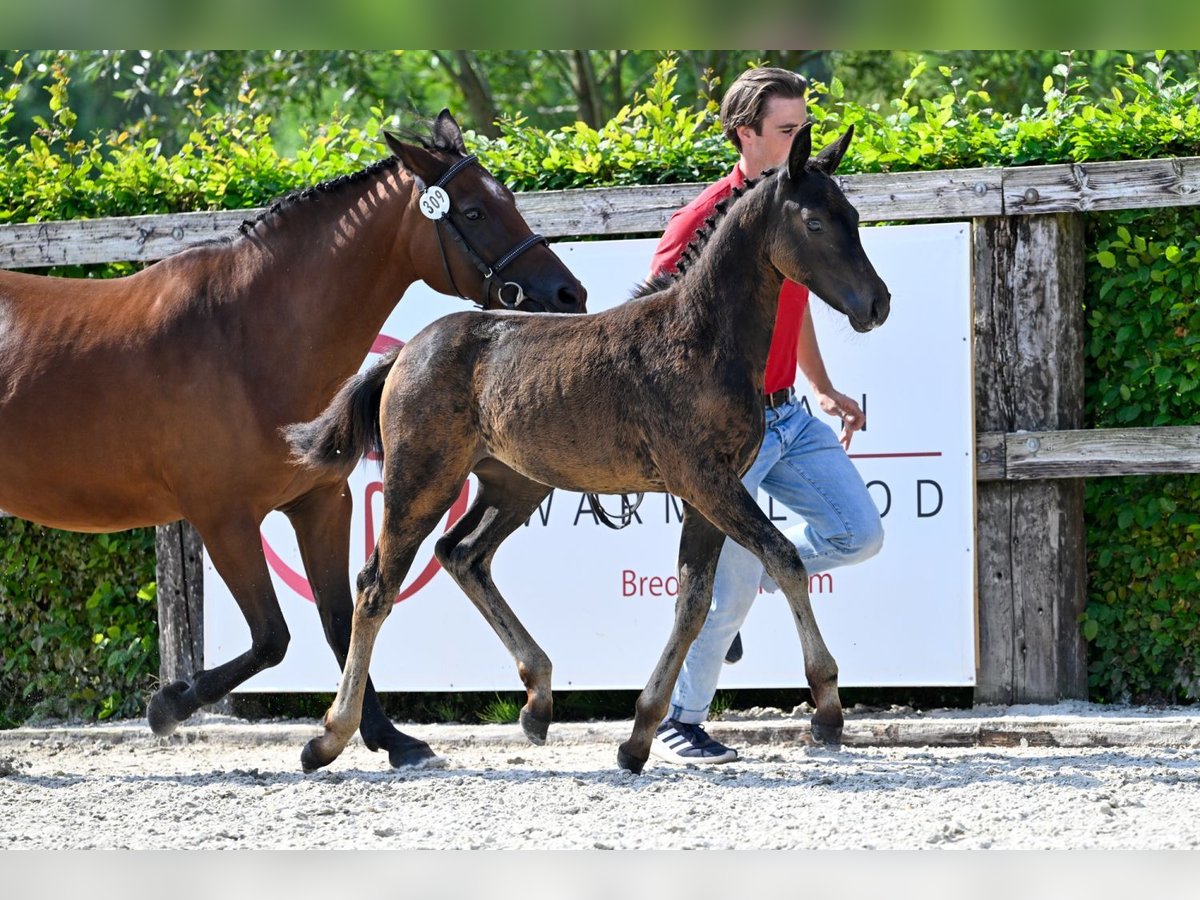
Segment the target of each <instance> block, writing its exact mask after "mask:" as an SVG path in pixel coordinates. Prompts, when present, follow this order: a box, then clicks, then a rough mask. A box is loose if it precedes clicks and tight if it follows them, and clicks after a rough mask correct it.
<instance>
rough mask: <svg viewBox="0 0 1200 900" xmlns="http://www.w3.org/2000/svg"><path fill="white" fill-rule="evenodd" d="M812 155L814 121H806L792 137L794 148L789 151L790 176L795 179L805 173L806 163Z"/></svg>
mask: <svg viewBox="0 0 1200 900" xmlns="http://www.w3.org/2000/svg"><path fill="white" fill-rule="evenodd" d="M811 155H812V122H805V123H804V124H803V125H801V126H800V130H799V131H797V132H796V136H795V137H794V138H792V149H791V151H790V152H789V153H788V177H789V178H791V179H792V180H793V181H795V180H796V179H797V178H799V177H800V176H801V175H803V174H804V164H805V163H807V162H808V158H809V156H811Z"/></svg>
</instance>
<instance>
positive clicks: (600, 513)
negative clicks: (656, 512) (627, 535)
mask: <svg viewBox="0 0 1200 900" xmlns="http://www.w3.org/2000/svg"><path fill="white" fill-rule="evenodd" d="M584 496H586V497H587V498H588V503H590V504H591V505H592V512H594V513H595V514H596V518H597V519H599V520H600V521H601V522H603V523H604V524H605V525H607V526H608V527H609V528H611V529H613V530H614V531H620V530H621V529H622V528H627V527H628V526H629V525H631V524H632V523H633V517H634V515H635V514H636V513H637V511H638V507H639V506H641V505H642V500H644V499H645V497H646V495H645V493H643V492H642V491H638V492H637V500H635V501H634V502H633V503H630V502H629V501H628V500H626V499H625V498H626V497H628V496H629V495H628V494H621V515H620V517H619V518H620V521H621V524H620V525H617V524H616V523H615V522H614V521H613V519H612V517H611V516H609V514H608V513H607V512H605V511H604V507H603V506H602V505H601V503H600V495H599V494H585V495H584Z"/></svg>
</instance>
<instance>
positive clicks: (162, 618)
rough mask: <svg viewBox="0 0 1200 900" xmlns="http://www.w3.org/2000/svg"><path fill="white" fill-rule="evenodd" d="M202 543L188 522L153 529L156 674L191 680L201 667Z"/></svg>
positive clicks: (166, 678)
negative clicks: (155, 594)
mask: <svg viewBox="0 0 1200 900" xmlns="http://www.w3.org/2000/svg"><path fill="white" fill-rule="evenodd" d="M202 547H203V545H202V544H201V541H200V535H199V533H198V532H197V531H196V529H195V528H193V527H192V526H191V524H190V523H188V522H186V521H183V520H180V521H178V522H172V523H171V524H170V525H160V526H158V528H157V529H156V530H155V536H154V550H155V553H156V554H157V556H158V562H157V574H158V650H159V665H158V676H159V678H160V679H161V681H162V683H163V684H170V683H171V682H172V681H177V680H179V679H187V680H191V678H192V676H193V675H195V674H196V673H197V672H198V671H200V669H201V668H203V666H204V570H203V565H202V559H203V549H202Z"/></svg>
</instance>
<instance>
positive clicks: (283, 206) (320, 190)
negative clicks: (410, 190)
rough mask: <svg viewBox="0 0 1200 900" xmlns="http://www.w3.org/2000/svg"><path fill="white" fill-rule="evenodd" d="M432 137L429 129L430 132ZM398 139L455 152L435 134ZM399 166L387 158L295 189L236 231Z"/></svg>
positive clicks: (410, 133)
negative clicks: (363, 167)
mask: <svg viewBox="0 0 1200 900" xmlns="http://www.w3.org/2000/svg"><path fill="white" fill-rule="evenodd" d="M430 133H431V134H432V129H430ZM400 136H401V137H402V138H403V139H404V140H407V141H409V142H410V143H414V144H420V145H421V146H422V147H424V148H425V149H426V150H442V151H445V152H447V153H454V152H456V148H455V147H453V146H451V145H450V144H449V143H448V142H446V141H445V140H444V139H443V138H442V137H441V136H440V135H436V134H434V135H433V137H432V138H431V137H429V136H428V135H425V134H418V133H417V131H416V129H411V128H406V129H404V130H403V131H401V132H400ZM399 164H400V160H398V159H397V158H396V157H394V156H389V157H388V158H387V159H381V160H379V161H378V162H374V163H371V165H369V166H367V167H366V168H365V169H360V170H359V171H357V172H350V173H349V174H346V175H339V176H338V177H337V178H331V179H330V180H329V181H323V182H321V183H320V184H314V185H312V186H311V187H305V188H298V189H296V190H294V191H291V192H290V193H287V194H284V195H283V196H282V197H280V198H278V199H277V200H275V201H274V202H272V203H271V205H270V206H268V207H266V208H265V209H264V210H263V211H262V212H260V213H259V214H258V215H257V216H255V217H254V218H253V219H246V220H245V221H244V222H242V224H241V226H240V227H239V228H238V230H239V231H240V232H241V233H242V234H248V233H249V232H250V231H251V230H252V229H253V228H254V226H255V225H257V224H258V223H259V222H261V221H263V220H264V219H266V218H267V217H269V216H277V215H279V214H280V213H283V212H285V211H286V210H288V209H290V208H292V207H293V206H295V205H296V204H297V203H300V202H302V201H306V200H315V199H320V198H321V197H324V196H328V195H330V194H336V193H337V192H338V191H340V190H341V189H342V188H344V187H346V186H348V185H351V184H359V183H361V182H363V181H366V180H367V179H371V178H375V177H376V176H377V175H379V173H381V172H386V171H389V170H391V169H395V168H396V167H397V166H398V165H399Z"/></svg>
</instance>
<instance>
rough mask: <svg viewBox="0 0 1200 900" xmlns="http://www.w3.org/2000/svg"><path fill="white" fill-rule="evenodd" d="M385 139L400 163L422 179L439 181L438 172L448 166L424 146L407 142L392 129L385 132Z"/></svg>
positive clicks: (431, 181) (429, 181)
mask: <svg viewBox="0 0 1200 900" xmlns="http://www.w3.org/2000/svg"><path fill="white" fill-rule="evenodd" d="M383 139H384V140H385V141H387V145H388V149H389V150H391V151H392V153H394V154H396V159H398V160H400V165H402V166H404V168H405V169H407V170H408V171H409V172H411V173H412V174H413V175H415V176H417V177H418V178H420V179H421V180H422V181H425V182H428V183H430V184H432V183H433V182H435V181H437V179H438V173H439V172H441V170H442V169H444V168H445V167H446V164H445V163H443V162H440V161H439V160H438V159H437V157H435V156H434V155H433V154H432V153H430V152H429V151H428V150H426V149H425V148H424V147H418V146H416V145H415V144H406V143H405V142H404V141H402V140H400V138H398V137H396V135H394V134H392V133H391V132H390V131H385V132H384V133H383Z"/></svg>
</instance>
